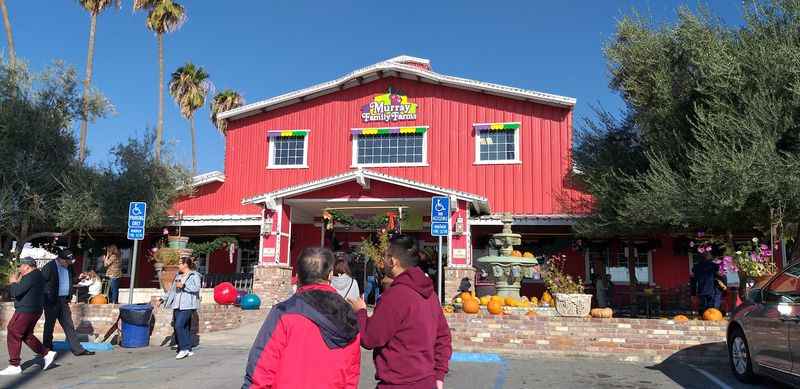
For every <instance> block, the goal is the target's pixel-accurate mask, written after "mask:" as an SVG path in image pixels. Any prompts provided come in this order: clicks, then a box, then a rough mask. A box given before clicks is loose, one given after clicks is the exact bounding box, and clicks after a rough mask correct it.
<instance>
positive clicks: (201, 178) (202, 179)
mask: <svg viewBox="0 0 800 389" xmlns="http://www.w3.org/2000/svg"><path fill="white" fill-rule="evenodd" d="M212 182H225V173H222V172H221V171H218V170H214V171H212V172H208V173H204V174H200V175H196V176H194V177H192V186H200V185H205V184H210V183H212Z"/></svg>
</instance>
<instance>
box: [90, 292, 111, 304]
mask: <svg viewBox="0 0 800 389" xmlns="http://www.w3.org/2000/svg"><path fill="white" fill-rule="evenodd" d="M89 304H108V297H106V296H105V295H103V294H98V295H97V296H94V297H92V298H91V299H89Z"/></svg>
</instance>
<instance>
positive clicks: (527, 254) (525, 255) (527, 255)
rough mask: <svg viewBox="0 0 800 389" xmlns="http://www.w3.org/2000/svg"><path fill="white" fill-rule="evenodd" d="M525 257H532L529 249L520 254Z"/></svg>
mask: <svg viewBox="0 0 800 389" xmlns="http://www.w3.org/2000/svg"><path fill="white" fill-rule="evenodd" d="M522 256H523V257H525V258H533V253H532V252H530V251H526V252H525V254H522Z"/></svg>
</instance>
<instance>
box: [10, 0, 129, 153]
mask: <svg viewBox="0 0 800 389" xmlns="http://www.w3.org/2000/svg"><path fill="white" fill-rule="evenodd" d="M0 1H2V0H0ZM113 2H115V1H114V0H78V3H80V5H81V7H83V8H84V9H85V10H86V11H88V12H89V15H90V16H91V23H90V24H89V49H88V50H87V54H86V78H85V79H84V80H83V118H82V119H83V123H81V139H80V146H79V148H78V158H80V161H81V162H83V160H84V159H86V137H87V135H88V132H89V87H90V86H91V84H92V68H93V66H94V37H95V31H96V30H97V15H100V13H101V12H103V11H104V10H105V9H106V8H108V7H109V6H111V3H113ZM116 4H117V8H120V7H122V0H116Z"/></svg>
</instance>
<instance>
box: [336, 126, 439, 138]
mask: <svg viewBox="0 0 800 389" xmlns="http://www.w3.org/2000/svg"><path fill="white" fill-rule="evenodd" d="M425 131H428V126H417V127H384V128H353V129H351V130H350V132H351V133H352V134H353V136H359V135H386V134H424V133H425Z"/></svg>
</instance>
